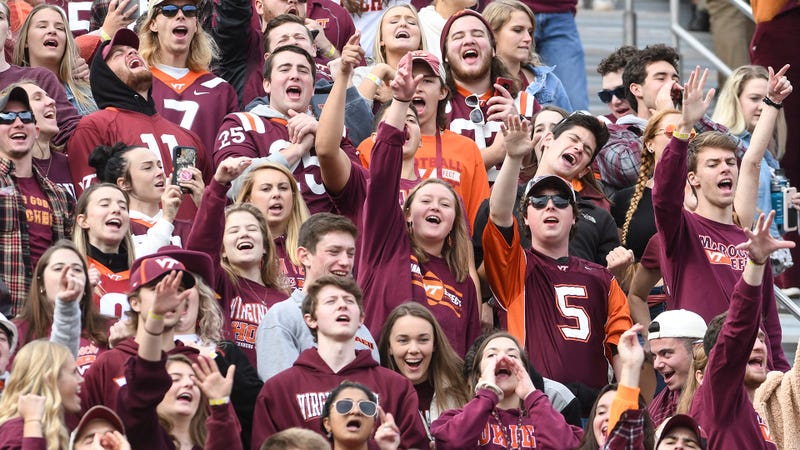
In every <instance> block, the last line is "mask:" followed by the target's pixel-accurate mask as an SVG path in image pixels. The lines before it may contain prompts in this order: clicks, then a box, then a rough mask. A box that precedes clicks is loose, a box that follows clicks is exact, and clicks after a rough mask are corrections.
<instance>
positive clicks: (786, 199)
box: [783, 187, 800, 233]
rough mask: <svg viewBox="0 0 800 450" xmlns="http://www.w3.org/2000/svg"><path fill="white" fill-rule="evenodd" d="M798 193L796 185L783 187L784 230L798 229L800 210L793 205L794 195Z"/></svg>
mask: <svg viewBox="0 0 800 450" xmlns="http://www.w3.org/2000/svg"><path fill="white" fill-rule="evenodd" d="M795 194H797V188H796V187H786V188H783V232H784V233H786V232H789V231H796V230H797V222H798V219H800V211H799V210H797V209H795V207H794V206H793V205H792V197H793V196H794V195H795Z"/></svg>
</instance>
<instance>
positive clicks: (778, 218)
mask: <svg viewBox="0 0 800 450" xmlns="http://www.w3.org/2000/svg"><path fill="white" fill-rule="evenodd" d="M778 172H781V173H780V174H779V173H778ZM781 178H785V177H784V176H783V170H781V169H776V170H775V174H774V175H773V176H772V179H771V180H770V182H769V196H770V200H772V209H774V210H775V220H774V221H773V223H774V224H775V226H776V227H778V231H780V230H781V229H782V228H783V184H782V181H781Z"/></svg>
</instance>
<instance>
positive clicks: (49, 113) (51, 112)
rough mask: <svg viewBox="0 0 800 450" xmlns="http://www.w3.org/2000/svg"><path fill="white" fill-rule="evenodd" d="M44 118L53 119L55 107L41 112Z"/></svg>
mask: <svg viewBox="0 0 800 450" xmlns="http://www.w3.org/2000/svg"><path fill="white" fill-rule="evenodd" d="M42 116H43V117H44V118H45V119H55V118H56V110H55V109H48V110H47V111H45V112H44V114H42Z"/></svg>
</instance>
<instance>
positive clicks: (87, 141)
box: [67, 114, 106, 198]
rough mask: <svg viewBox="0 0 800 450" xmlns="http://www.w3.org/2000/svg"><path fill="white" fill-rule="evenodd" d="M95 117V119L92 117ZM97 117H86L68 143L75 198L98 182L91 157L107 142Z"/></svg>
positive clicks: (68, 159)
mask: <svg viewBox="0 0 800 450" xmlns="http://www.w3.org/2000/svg"><path fill="white" fill-rule="evenodd" d="M92 116H94V117H92ZM97 117H98V116H97V115H94V114H92V115H90V116H86V118H85V119H84V120H82V121H81V123H80V125H78V127H77V128H76V129H75V132H74V133H72V137H71V138H70V139H69V142H67V156H68V158H67V161H68V162H69V171H70V173H71V174H72V183H73V184H74V185H75V196H76V197H78V198H80V196H81V194H82V193H83V191H84V190H85V189H86V188H88V187H89V186H90V185H91V184H93V183H94V182H95V181H96V180H97V173H96V172H95V170H94V169H92V168H91V167H89V155H90V154H91V153H92V150H94V149H95V147H97V146H98V145H101V144H103V143H105V142H106V140H105V136H104V134H103V132H102V131H101V130H102V128H103V127H102V126H101V124H99V123H97V122H98V121H97V120H96V118H97Z"/></svg>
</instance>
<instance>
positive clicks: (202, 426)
mask: <svg viewBox="0 0 800 450" xmlns="http://www.w3.org/2000/svg"><path fill="white" fill-rule="evenodd" d="M175 363H182V364H186V365H187V366H189V367H190V368H191V367H192V361H191V360H190V359H189V358H188V357H187V356H186V355H181V354H176V355H169V356H168V357H167V365H170V364H175ZM192 370H194V369H192ZM207 418H208V398H206V395H205V394H204V393H203V390H202V389H201V390H200V403H199V404H198V405H197V411H196V412H195V413H194V416H192V420H191V422H189V436H191V438H192V446H194V447H200V448H204V447H205V445H206V436H208V430H207V429H206V419H207ZM158 421H159V423H161V426H162V427H164V429H165V430H166V431H167V433H168V434H169V435H170V437H172V441H173V443H174V444H175V448H181V444H180V442H178V440H177V439H176V438H175V436H173V435H172V429H173V428H174V427H173V426H172V422H171V421H170V420H169V418H168V417H165V416H162V415H159V416H158Z"/></svg>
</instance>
